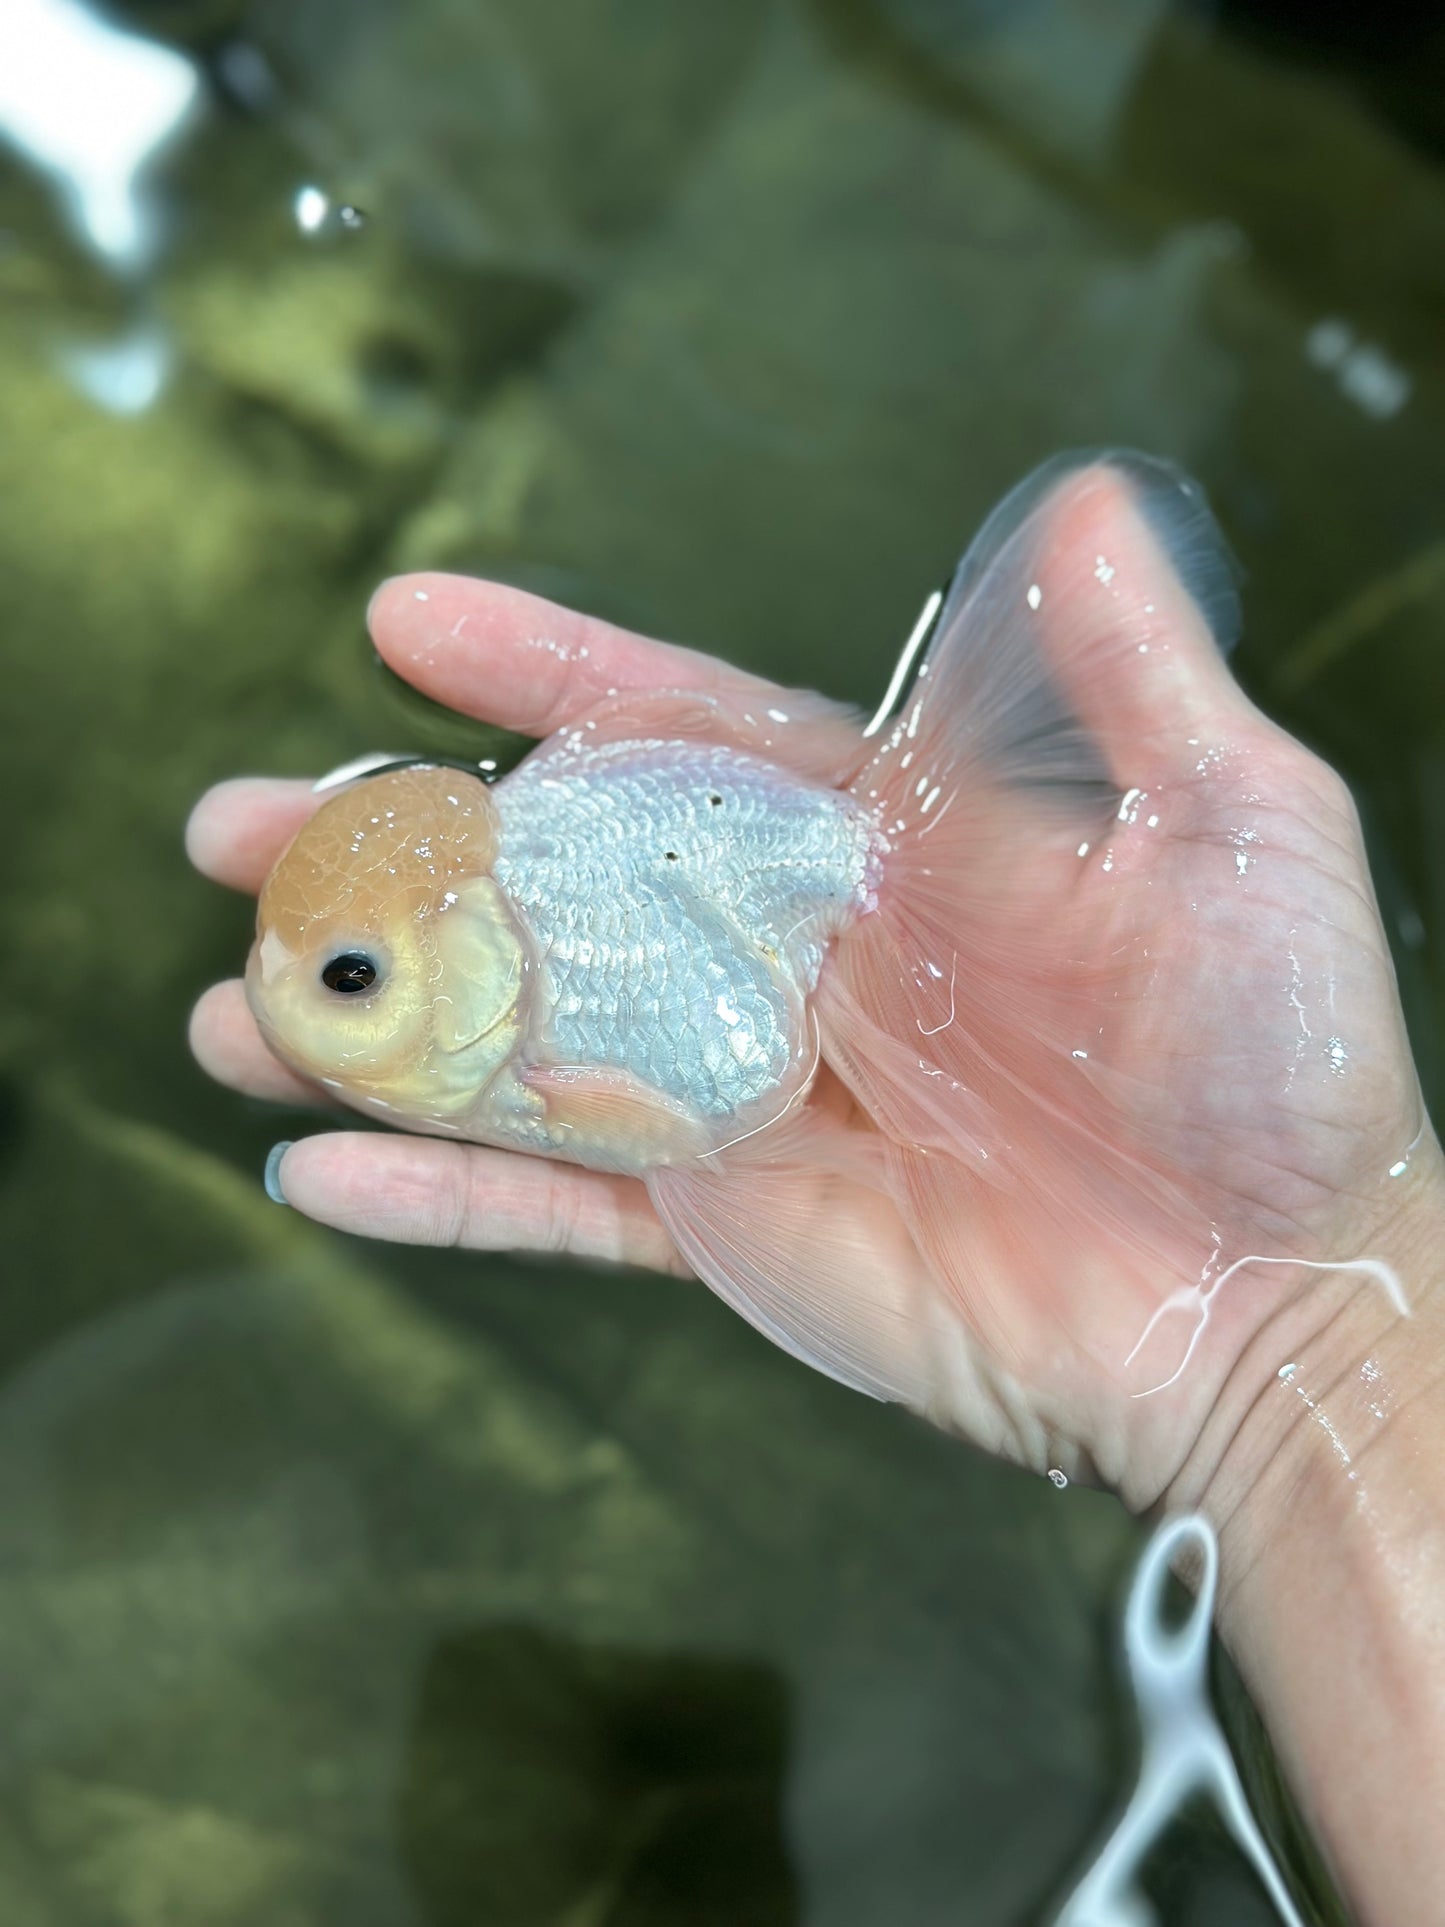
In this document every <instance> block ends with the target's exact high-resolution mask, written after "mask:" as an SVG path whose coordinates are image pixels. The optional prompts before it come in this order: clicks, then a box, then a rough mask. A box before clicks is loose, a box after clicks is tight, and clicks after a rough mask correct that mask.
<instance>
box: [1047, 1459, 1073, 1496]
mask: <svg viewBox="0 0 1445 1927" xmlns="http://www.w3.org/2000/svg"><path fill="white" fill-rule="evenodd" d="M1068 1483H1069V1475H1068V1473H1067V1472H1062V1471H1060V1469H1059V1467H1058V1466H1056V1465H1051V1466H1050V1467H1049V1484H1050V1485H1051V1486H1054V1487H1055V1488H1056V1489H1057V1490H1058V1491H1060V1492H1062V1491H1063V1489H1064V1487H1065V1486H1066V1485H1067V1484H1068Z"/></svg>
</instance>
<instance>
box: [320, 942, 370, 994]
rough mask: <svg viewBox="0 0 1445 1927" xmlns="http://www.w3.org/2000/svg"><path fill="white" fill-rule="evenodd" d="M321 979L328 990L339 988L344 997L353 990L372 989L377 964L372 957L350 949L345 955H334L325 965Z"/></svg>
mask: <svg viewBox="0 0 1445 1927" xmlns="http://www.w3.org/2000/svg"><path fill="white" fill-rule="evenodd" d="M321 981H322V983H324V984H325V986H326V988H327V989H328V990H339V991H340V992H341V994H342V995H343V996H344V997H349V996H350V995H351V993H352V992H353V991H356V990H370V988H371V986H372V985H373V984H374V983H375V982H376V965H375V964H374V963H373V962H372V961H371V959H370V957H360V956H358V955H357V954H356V953H355V951H348V952H347V954H346V955H345V956H344V957H333V958H332V959H331V962H330V963H329V964H327V965H325V967H324V968H323V969H322V972H321Z"/></svg>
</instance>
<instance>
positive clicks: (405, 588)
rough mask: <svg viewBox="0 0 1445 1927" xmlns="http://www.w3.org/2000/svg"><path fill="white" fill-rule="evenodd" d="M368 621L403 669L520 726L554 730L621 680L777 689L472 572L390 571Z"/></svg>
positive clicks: (495, 719)
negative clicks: (475, 577)
mask: <svg viewBox="0 0 1445 1927" xmlns="http://www.w3.org/2000/svg"><path fill="white" fill-rule="evenodd" d="M367 621H368V622H369V623H370V625H371V633H372V636H373V638H374V639H375V642H376V646H377V648H378V649H379V650H380V652H381V654H382V656H383V658H384V659H385V660H386V662H387V663H388V664H389V665H390V666H391V667H392V668H393V669H394V670H396V672H397V674H398V675H401V676H404V677H405V678H406V680H407V681H408V682H410V683H413V684H415V686H416V687H417V688H418V689H420V690H422V691H423V692H424V693H425V694H426V695H428V696H431V697H433V698H434V699H435V700H436V701H437V702H441V703H446V704H447V705H448V706H449V707H450V708H452V709H460V710H463V711H464V712H465V713H466V714H467V715H469V716H478V717H482V718H484V719H485V720H486V721H487V722H492V723H498V724H500V725H501V726H502V727H503V728H505V729H515V730H519V731H521V733H522V734H523V735H526V736H547V735H550V734H551V732H552V731H553V730H554V729H560V728H562V726H563V725H564V724H566V723H568V722H570V721H571V720H572V719H573V718H574V717H576V716H580V715H581V714H582V712H583V711H584V710H586V709H588V708H590V707H591V706H592V705H593V704H594V703H596V702H598V701H599V700H600V699H601V698H602V697H604V696H607V695H609V694H612V693H614V692H619V691H621V692H628V691H633V690H643V691H649V692H650V691H653V690H657V689H689V690H698V691H703V692H707V693H719V694H736V695H739V696H743V697H755V696H760V695H762V694H764V693H775V692H776V689H777V685H776V684H774V683H770V682H767V681H766V680H764V679H763V678H762V677H759V676H750V675H747V674H746V673H745V672H744V671H742V670H740V669H733V668H731V667H730V666H729V665H728V664H727V663H723V662H719V661H718V659H717V658H716V657H715V656H706V655H703V654H701V653H700V652H699V651H697V650H693V649H683V648H679V647H678V646H677V645H676V644H674V643H666V642H649V641H648V640H647V639H646V638H645V637H643V636H635V635H632V634H630V633H629V632H628V631H627V630H625V629H615V628H613V626H612V625H611V623H607V622H602V621H600V620H599V619H598V618H597V617H595V616H587V615H581V614H579V613H578V612H577V611H576V610H574V609H563V608H560V607H559V606H558V605H557V604H556V603H553V602H544V601H543V600H542V599H541V597H539V596H534V595H528V594H527V593H526V592H525V591H524V590H522V589H510V588H506V587H504V586H503V585H502V584H501V583H498V582H478V581H475V580H473V578H471V577H470V576H462V575H401V576H394V577H393V578H392V579H391V580H390V581H389V582H383V583H382V585H381V587H380V588H379V589H378V590H377V592H376V594H375V595H374V596H373V597H372V600H371V607H370V610H369V611H368V614H367Z"/></svg>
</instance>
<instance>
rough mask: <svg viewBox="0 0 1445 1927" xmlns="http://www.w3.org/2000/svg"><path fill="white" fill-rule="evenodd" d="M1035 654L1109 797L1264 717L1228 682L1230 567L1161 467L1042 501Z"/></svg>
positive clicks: (1210, 524) (1069, 488)
mask: <svg viewBox="0 0 1445 1927" xmlns="http://www.w3.org/2000/svg"><path fill="white" fill-rule="evenodd" d="M1037 573H1038V583H1039V591H1040V595H1041V601H1040V603H1039V612H1040V620H1041V623H1042V631H1043V645H1044V648H1045V650H1046V652H1047V653H1048V655H1049V657H1050V659H1051V660H1052V662H1053V664H1054V666H1055V668H1056V670H1057V672H1058V674H1059V676H1060V679H1061V680H1062V682H1063V683H1064V685H1065V686H1066V688H1067V691H1068V694H1069V698H1070V702H1071V705H1072V707H1073V708H1074V710H1075V711H1076V713H1077V714H1078V716H1079V718H1080V720H1081V721H1082V722H1083V723H1084V724H1085V726H1086V727H1087V728H1088V729H1089V730H1090V732H1091V733H1092V734H1093V736H1094V737H1095V739H1096V740H1097V742H1098V743H1099V745H1100V747H1101V749H1102V751H1103V754H1104V756H1105V759H1106V761H1107V763H1108V765H1109V768H1110V769H1111V771H1112V772H1113V774H1114V775H1115V777H1116V778H1117V779H1118V781H1119V783H1120V786H1121V787H1122V788H1127V787H1129V786H1131V785H1134V784H1142V783H1145V782H1148V781H1157V780H1160V779H1162V778H1163V777H1164V776H1166V775H1174V776H1179V775H1182V774H1185V773H1187V772H1190V771H1193V770H1194V769H1195V766H1196V765H1197V764H1198V762H1199V761H1200V758H1201V755H1202V754H1204V753H1205V752H1206V751H1207V750H1209V749H1210V748H1212V747H1214V746H1215V745H1217V744H1218V743H1219V742H1220V741H1221V740H1223V739H1227V738H1228V737H1229V736H1230V735H1231V733H1232V732H1235V731H1238V730H1241V729H1244V728H1245V727H1248V726H1259V725H1261V724H1263V721H1264V719H1263V718H1262V717H1261V716H1260V715H1259V712H1258V711H1257V710H1256V709H1255V708H1254V705H1253V704H1252V703H1251V702H1250V701H1249V698H1248V697H1247V696H1246V695H1245V694H1244V692H1243V690H1241V688H1240V687H1239V685H1238V683H1237V682H1236V681H1235V679H1234V677H1233V676H1232V674H1231V673H1230V670H1229V667H1228V664H1227V663H1226V661H1225V658H1224V648H1225V647H1228V646H1229V645H1230V644H1231V643H1232V642H1233V640H1234V635H1233V631H1234V628H1235V627H1236V626H1237V622H1238V603H1237V598H1236V596H1235V593H1234V576H1233V565H1232V563H1231V561H1230V558H1229V553H1228V550H1227V549H1226V547H1225V545H1224V540H1223V537H1222V536H1221V535H1220V533H1219V531H1218V529H1217V527H1216V525H1215V523H1214V521H1213V518H1212V517H1211V516H1210V514H1209V511H1208V509H1207V507H1206V506H1205V504H1204V500H1203V497H1202V495H1201V494H1200V493H1199V492H1198V491H1197V490H1196V489H1194V488H1193V485H1192V484H1185V483H1184V481H1183V478H1182V477H1180V476H1179V475H1178V474H1177V472H1176V471H1175V470H1173V469H1170V468H1168V467H1167V466H1166V465H1164V464H1162V463H1158V464H1156V463H1152V462H1146V461H1144V460H1143V459H1142V458H1139V459H1134V458H1122V459H1121V460H1120V461H1119V462H1117V463H1116V462H1107V461H1106V462H1101V463H1099V464H1097V465H1095V466H1092V467H1090V468H1086V469H1082V470H1080V471H1079V472H1078V473H1077V474H1075V475H1073V476H1070V477H1069V478H1068V479H1067V480H1066V481H1064V482H1063V483H1061V484H1060V485H1059V487H1058V489H1057V490H1056V491H1055V493H1054V495H1053V497H1052V499H1051V500H1050V501H1049V503H1048V504H1047V505H1046V512H1045V519H1044V523H1043V536H1042V550H1041V553H1040V555H1039V557H1038V561H1037Z"/></svg>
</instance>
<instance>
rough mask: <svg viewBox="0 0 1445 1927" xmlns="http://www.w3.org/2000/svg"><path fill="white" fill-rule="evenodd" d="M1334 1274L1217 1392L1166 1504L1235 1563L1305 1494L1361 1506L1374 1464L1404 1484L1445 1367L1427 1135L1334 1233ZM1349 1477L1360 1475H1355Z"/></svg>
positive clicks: (1311, 1289) (1443, 1223) (1437, 1189)
mask: <svg viewBox="0 0 1445 1927" xmlns="http://www.w3.org/2000/svg"><path fill="white" fill-rule="evenodd" d="M1330 1250H1331V1254H1332V1255H1333V1254H1334V1253H1338V1257H1337V1258H1334V1259H1333V1263H1332V1267H1331V1269H1329V1270H1323V1269H1321V1270H1312V1271H1307V1272H1304V1273H1303V1274H1302V1276H1303V1282H1302V1283H1301V1284H1299V1285H1298V1286H1297V1287H1296V1288H1295V1289H1294V1290H1292V1291H1290V1292H1288V1293H1286V1294H1282V1295H1281V1296H1280V1297H1279V1298H1277V1299H1276V1301H1275V1303H1274V1305H1273V1308H1272V1309H1271V1311H1270V1313H1269V1314H1268V1316H1266V1317H1265V1318H1264V1319H1263V1320H1262V1322H1261V1323H1260V1324H1259V1325H1258V1326H1257V1327H1256V1328H1255V1329H1254V1330H1253V1331H1252V1332H1251V1333H1250V1335H1249V1337H1248V1339H1247V1341H1246V1342H1245V1343H1244V1345H1243V1346H1242V1347H1241V1350H1240V1352H1239V1355H1238V1357H1237V1359H1236V1361H1235V1363H1234V1365H1233V1367H1232V1368H1231V1370H1230V1372H1229V1373H1228V1375H1227V1376H1226V1378H1225V1379H1224V1381H1223V1383H1222V1385H1221V1386H1220V1388H1219V1391H1218V1393H1217V1396H1216V1397H1215V1399H1214V1402H1213V1405H1212V1407H1211V1409H1210V1412H1209V1414H1208V1416H1207V1417H1206V1419H1205V1421H1204V1423H1203V1425H1202V1426H1201V1427H1200V1429H1199V1431H1198V1434H1197V1436H1196V1438H1195V1442H1194V1444H1193V1447H1192V1449H1191V1450H1190V1451H1189V1452H1188V1454H1187V1455H1186V1456H1185V1458H1184V1460H1183V1461H1182V1463H1181V1465H1180V1468H1179V1470H1178V1472H1177V1473H1176V1475H1175V1476H1174V1478H1173V1479H1172V1480H1171V1481H1170V1484H1169V1486H1168V1488H1167V1490H1166V1492H1165V1493H1164V1495H1163V1500H1162V1504H1161V1507H1160V1509H1161V1510H1163V1511H1168V1512H1179V1511H1198V1512H1202V1513H1203V1514H1204V1516H1205V1517H1206V1518H1207V1519H1208V1520H1209V1521H1210V1523H1211V1524H1212V1525H1213V1527H1214V1529H1215V1531H1216V1533H1217V1534H1218V1536H1219V1540H1220V1554H1221V1562H1222V1573H1223V1576H1224V1579H1225V1587H1222V1588H1221V1599H1223V1597H1224V1596H1225V1589H1226V1587H1227V1584H1228V1580H1229V1575H1230V1571H1231V1568H1232V1567H1233V1566H1234V1565H1235V1564H1236V1563H1238V1562H1239V1561H1241V1560H1246V1559H1247V1560H1252V1559H1254V1558H1255V1557H1256V1556H1257V1554H1258V1550H1259V1548H1260V1547H1261V1546H1262V1545H1263V1544H1265V1543H1267V1542H1268V1540H1269V1539H1270V1537H1271V1535H1272V1534H1274V1533H1275V1532H1276V1531H1277V1530H1278V1529H1279V1526H1280V1524H1281V1521H1282V1518H1283V1517H1284V1515H1285V1514H1286V1513H1288V1512H1290V1511H1291V1510H1292V1509H1294V1508H1296V1507H1298V1505H1299V1504H1300V1502H1301V1499H1302V1497H1303V1496H1304V1495H1305V1494H1308V1495H1309V1496H1310V1497H1311V1498H1312V1500H1313V1501H1314V1504H1315V1505H1316V1506H1317V1507H1318V1508H1319V1509H1320V1510H1321V1512H1323V1511H1325V1510H1331V1509H1334V1508H1336V1507H1337V1506H1342V1505H1347V1504H1354V1503H1356V1501H1353V1500H1351V1499H1350V1498H1349V1493H1350V1491H1351V1489H1354V1490H1355V1491H1356V1493H1357V1492H1358V1490H1359V1489H1360V1487H1361V1482H1362V1480H1363V1477H1364V1474H1363V1470H1362V1466H1363V1461H1364V1460H1365V1458H1366V1457H1368V1458H1370V1459H1371V1460H1373V1462H1374V1467H1375V1470H1374V1474H1373V1476H1374V1479H1375V1481H1376V1482H1378V1483H1380V1484H1381V1486H1382V1487H1383V1488H1384V1489H1386V1490H1390V1491H1394V1490H1395V1489H1396V1488H1402V1485H1403V1481H1404V1479H1405V1474H1406V1470H1407V1467H1408V1466H1409V1464H1410V1463H1411V1462H1412V1459H1413V1455H1414V1451H1415V1449H1416V1448H1415V1443H1414V1439H1413V1434H1414V1431H1415V1422H1414V1420H1413V1419H1412V1420H1411V1422H1409V1423H1407V1422H1406V1415H1407V1414H1414V1415H1415V1416H1416V1417H1417V1418H1418V1415H1419V1413H1420V1411H1421V1410H1422V1409H1423V1407H1422V1401H1424V1404H1425V1405H1426V1406H1428V1405H1430V1404H1433V1400H1434V1397H1435V1394H1436V1393H1437V1391H1439V1390H1440V1388H1441V1387H1442V1384H1445V1381H1442V1370H1445V1159H1442V1156H1441V1152H1440V1148H1439V1146H1438V1144H1437V1143H1436V1141H1435V1138H1434V1136H1433V1134H1432V1133H1431V1132H1430V1131H1429V1129H1428V1127H1427V1129H1426V1132H1425V1134H1424V1136H1423V1138H1422V1140H1421V1142H1420V1144H1419V1146H1418V1148H1417V1150H1416V1152H1415V1154H1414V1156H1413V1157H1412V1159H1411V1169H1410V1170H1409V1172H1408V1173H1406V1174H1405V1176H1404V1178H1403V1179H1402V1180H1401V1182H1400V1185H1399V1189H1398V1190H1397V1191H1395V1192H1394V1193H1392V1194H1391V1193H1386V1194H1385V1196H1384V1197H1383V1198H1382V1199H1381V1201H1380V1203H1379V1204H1378V1205H1377V1206H1375V1207H1374V1208H1373V1209H1365V1208H1363V1207H1362V1208H1360V1209H1358V1210H1357V1211H1355V1212H1354V1213H1352V1214H1351V1215H1350V1217H1349V1218H1348V1219H1346V1220H1344V1221H1343V1222H1342V1223H1341V1224H1340V1226H1339V1227H1338V1228H1337V1229H1335V1230H1334V1231H1333V1233H1332V1234H1331V1238H1330ZM1352 1475H1353V1476H1352Z"/></svg>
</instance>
